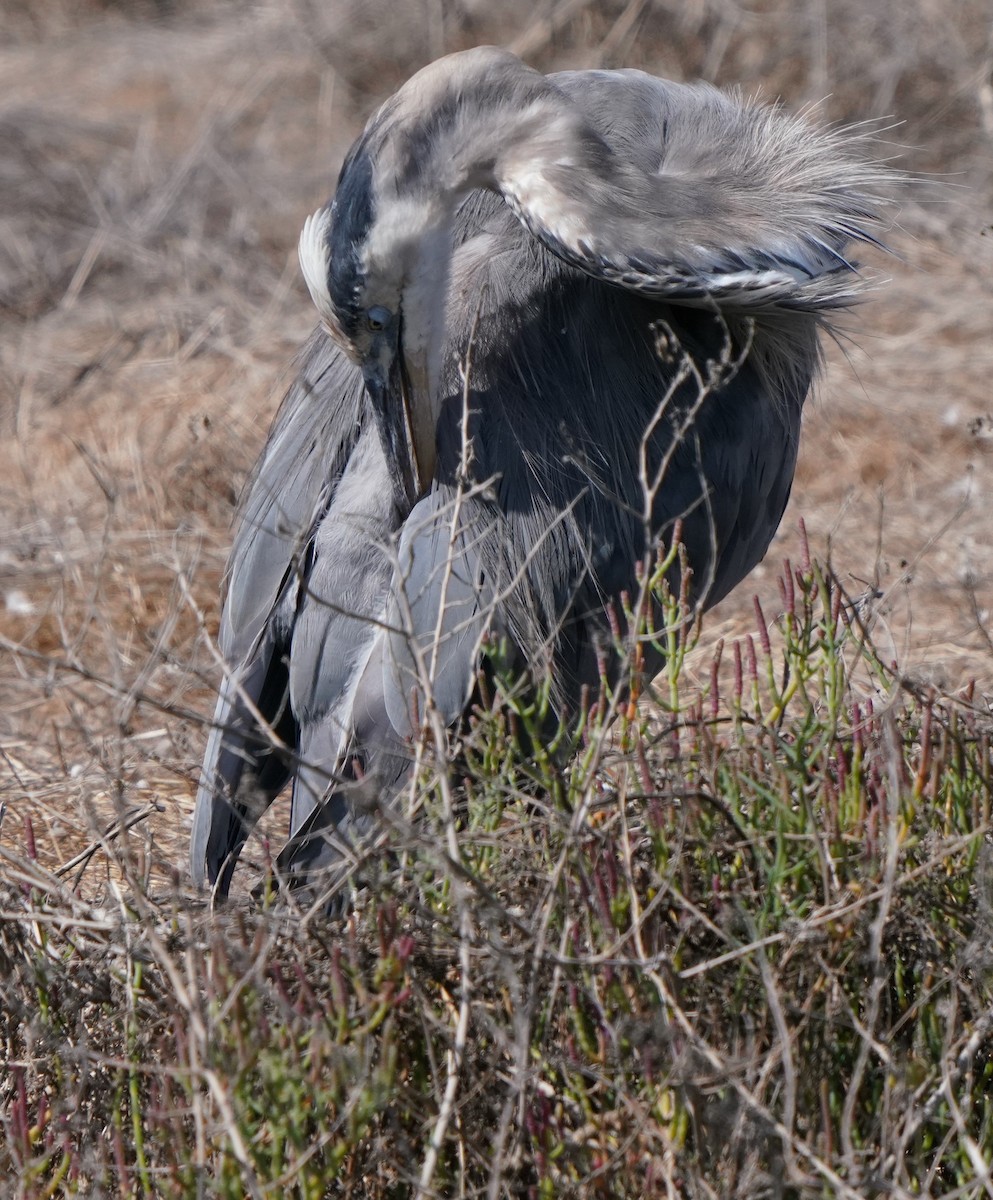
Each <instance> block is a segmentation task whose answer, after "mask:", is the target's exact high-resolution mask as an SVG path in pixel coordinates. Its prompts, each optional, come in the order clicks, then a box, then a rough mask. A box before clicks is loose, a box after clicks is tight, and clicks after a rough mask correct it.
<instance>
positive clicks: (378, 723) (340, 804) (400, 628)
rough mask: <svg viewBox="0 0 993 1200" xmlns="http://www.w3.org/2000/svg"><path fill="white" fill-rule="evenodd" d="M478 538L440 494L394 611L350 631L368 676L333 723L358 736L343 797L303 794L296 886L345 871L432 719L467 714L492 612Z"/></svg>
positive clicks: (352, 689) (453, 501)
mask: <svg viewBox="0 0 993 1200" xmlns="http://www.w3.org/2000/svg"><path fill="white" fill-rule="evenodd" d="M380 490H381V491H382V490H383V489H380ZM386 494H387V495H388V494H389V491H388V489H386ZM478 536H479V530H478V524H477V522H475V521H474V520H473V519H471V518H469V519H467V516H466V513H465V512H463V509H462V504H461V501H460V500H459V496H458V492H457V491H455V492H454V493H453V492H452V491H450V490H449V489H446V488H436V489H435V490H434V491H433V492H431V493H430V494H429V495H428V496H426V497H425V498H424V499H423V500H422V501H420V502H419V503H418V504H417V505H415V507H414V509H413V510H412V511H411V513H410V516H409V517H408V519H407V521H406V523H405V525H404V527H403V532H402V534H401V536H400V539H399V544H398V546H397V549H396V553H395V556H394V559H393V568H392V580H390V579H387V580H386V581H385V584H384V586H383V589H382V592H381V593H380V595H381V596H383V595H388V596H389V600H388V603H387V604H386V605H385V607H384V609H383V611H382V614H381V616H380V619H379V620H377V621H375V622H371V621H367V622H365V623H364V624H363V625H361V626H357V627H356V629H355V630H353V631H352V632H353V640H355V639H358V641H357V644H360V645H361V647H362V648H363V650H364V651H365V652H366V657H365V660H364V662H361V664H360V665H361V670H360V671H359V672H358V674H357V676H354V677H353V681H352V682H347V683H346V682H345V681H344V680H342V679H341V678H340V677H339V678H338V685H337V695H338V697H339V700H340V702H339V704H338V706H337V707H336V708H335V712H336V714H337V717H338V719H339V721H341V720H347V721H348V722H349V729H348V732H349V735H350V736H349V740H348V743H347V746H346V748H345V753H344V755H343V756H342V758H341V761H340V763H339V764H338V771H337V777H336V780H335V786H332V787H330V788H328V787H327V776H326V775H325V776H324V777H323V778H321V777H318V778H317V779H316V780H315V786H312V787H311V795H309V796H307V797H302V796H301V798H300V801H299V805H298V803H297V801H296V785H295V793H294V795H295V803H294V820H293V828H292V830H291V837H290V840H289V842H288V843H287V845H286V847H285V848H284V849H283V851H282V852H281V853H280V856H279V859H278V860H277V870H278V871H279V873H280V874H281V875H282V876H283V877H284V878H286V879H288V880H290V881H291V882H299V881H301V880H304V879H306V880H308V881H309V882H311V883H312V882H313V879H314V876H315V875H316V874H318V873H320V872H321V871H323V870H325V869H328V868H331V867H333V866H339V865H341V864H342V862H347V860H348V858H349V855H350V852H351V848H352V841H353V837H354V835H355V834H356V833H357V832H360V831H364V830H366V829H367V828H368V827H369V826H370V825H371V824H372V822H373V821H374V820H375V814H376V813H377V812H379V811H381V806H382V805H388V804H390V803H391V802H392V801H393V800H394V798H395V797H396V794H397V792H398V790H399V789H400V788H401V787H402V786H403V783H404V781H405V780H406V779H407V778H408V776H409V772H410V768H411V765H412V762H413V756H414V742H415V740H416V738H417V737H418V736H419V732H420V729H421V725H422V722H425V721H427V720H428V718H429V713H430V712H432V711H433V712H436V713H437V716H438V718H439V720H440V728H441V729H447V728H449V727H450V726H451V725H453V724H454V723H455V722H456V721H457V720H458V719H459V717H460V716H461V715H462V713H463V712H464V710H465V708H466V705H467V704H468V702H469V698H470V695H471V694H472V691H473V688H474V686H475V682H476V677H477V671H478V668H479V663H480V645H481V641H482V639H483V636H484V634H485V632H486V631H487V629H488V627H489V624H490V622H491V620H492V618H493V611H494V605H493V600H494V597H493V594H492V591H491V589H490V588H489V587H488V586H487V585H486V582H485V580H484V579H483V578H482V576H481V571H480V564H479V557H478V550H477V544H478ZM339 632H340V631H339ZM342 640H343V639H341V638H340V637H339V645H340V644H341V641H342ZM296 666H297V660H296V657H294V663H293V668H294V670H295V669H296ZM326 668H327V660H325V669H326ZM331 669H332V673H334V674H339V673H337V672H335V671H334V668H331ZM322 686H327V681H326V680H325V681H324V682H323V685H322ZM305 783H306V781H305ZM305 783H304V785H301V786H305ZM321 790H323V791H324V794H323V795H321V796H319V797H318V794H319V792H320V791H321Z"/></svg>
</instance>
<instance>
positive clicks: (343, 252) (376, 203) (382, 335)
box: [300, 131, 451, 508]
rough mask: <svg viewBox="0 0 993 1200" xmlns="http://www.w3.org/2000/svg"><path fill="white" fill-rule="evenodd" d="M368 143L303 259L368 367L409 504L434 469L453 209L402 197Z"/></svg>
mask: <svg viewBox="0 0 993 1200" xmlns="http://www.w3.org/2000/svg"><path fill="white" fill-rule="evenodd" d="M368 141H369V133H368V131H367V134H366V135H365V136H364V137H363V138H362V139H360V141H359V142H357V143H356V145H355V146H354V147H353V148H352V150H351V152H350V154H349V155H348V158H346V160H345V164H344V166H343V167H342V171H341V176H340V178H339V180H338V188H337V191H336V194H335V198H334V201H333V203H332V204H331V205H330V206H328V207H326V208H323V209H321V210H319V211H318V212H316V213H315V214H314V215H313V216H312V217H309V218H308V220H307V222H306V223H305V225H304V228H303V233H302V234H301V237H300V263H301V267H302V269H303V273H304V277H305V279H306V281H307V286H308V287H309V289H310V294H311V296H312V297H313V300H314V303H315V304H316V305H317V309H318V311H319V313H320V315H321V319H322V322H323V324H324V327H325V328H326V329H327V331H328V333H329V334H330V335H331V337H332V338H333V339H334V340H335V341H336V342H337V343H338V345H339V346H340V347H341V348H342V350H344V352H345V353H346V354H347V355H348V357H349V358H351V360H352V361H353V362H354V363H356V365H357V366H359V367H360V368H361V370H362V374H363V377H364V379H365V384H366V390H367V392H368V394H369V398H370V401H371V404H372V409H373V412H374V414H375V418H376V422H377V425H378V427H379V431H380V435H381V437H382V439H383V446H384V450H385V452H386V454H387V457H388V459H389V461H390V466H391V468H392V470H393V477H394V480H395V486H396V491H397V501H398V503H399V504H400V505H401V506H406V507H407V508H410V507H412V506H413V504H414V503H415V502H416V500H417V499H418V497H419V496H421V495H422V494H423V493H424V492H425V491H426V490H427V489H428V487H429V486H430V483H431V480H432V478H433V475H434V468H435V459H436V450H435V437H436V429H435V427H436V424H437V417H438V411H439V407H440V396H439V375H440V363H441V355H442V352H443V348H444V334H445V328H444V327H445V304H446V295H447V280H448V263H449V259H450V257H451V249H450V244H451V243H450V232H449V221H450V213H449V212H448V211H447V210H446V207H445V206H444V205H443V204H441V203H440V202H439V199H438V196H437V194H436V193H433V192H430V191H425V192H421V193H419V194H417V195H411V194H410V193H409V192H408V193H407V194H404V195H399V194H398V193H397V189H396V186H395V177H392V176H391V173H390V172H389V171H388V170H387V171H385V173H384V170H383V169H382V168H383V161H382V160H383V155H382V153H380V155H379V158H378V159H377V160H376V162H375V164H374V161H373V158H372V156H371V154H370V149H369V147H368V145H367V143H368ZM374 165H375V170H374ZM377 180H378V181H379V182H378V183H377Z"/></svg>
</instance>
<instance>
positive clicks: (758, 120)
mask: <svg viewBox="0 0 993 1200" xmlns="http://www.w3.org/2000/svg"><path fill="white" fill-rule="evenodd" d="M550 81H551V82H553V83H554V85H555V86H556V87H557V88H558V89H559V90H560V92H562V93H564V94H565V96H567V97H568V98H569V101H570V102H571V103H567V104H563V105H561V106H559V108H557V109H556V110H554V112H551V111H550V113H549V117H548V119H547V120H546V122H545V123H544V125H543V127H542V130H541V132H540V133H539V134H537V135H536V134H534V133H533V132H529V133H528V135H527V136H526V137H518V138H517V139H516V140H515V139H512V138H508V141H507V145H506V147H505V148H504V150H503V152H502V154H501V155H500V156H499V157H498V161H497V166H496V169H495V173H494V174H495V187H496V189H497V190H498V191H499V192H500V193H501V194H502V195H503V197H504V198H505V200H506V201H507V202H508V204H509V205H510V206H511V208H512V209H513V210H514V212H515V213H516V215H517V216H518V218H519V219H520V220H521V221H522V223H523V224H524V225H525V226H526V227H527V228H528V229H529V230H530V232H531V233H532V234H534V236H535V237H537V238H538V239H540V241H541V242H542V243H543V244H544V245H545V246H546V247H548V249H549V250H551V251H552V252H553V253H554V254H556V255H558V256H559V257H560V258H562V259H563V260H564V261H566V262H568V263H569V264H571V265H572V266H574V267H577V268H579V269H580V270H582V271H584V272H586V273H588V274H590V275H592V276H594V277H595V278H597V279H602V280H604V281H606V282H608V283H611V284H615V285H618V286H620V287H624V288H627V289H630V290H632V291H635V292H639V293H641V294H642V295H645V296H651V297H653V298H657V299H667V300H672V301H675V302H679V303H688V304H699V305H708V304H711V305H712V304H714V303H718V304H720V305H721V306H722V307H723V308H741V309H746V310H749V309H750V310H767V309H774V308H779V309H800V310H809V311H816V310H819V309H825V308H831V307H837V306H841V305H845V304H848V303H850V302H851V300H852V299H853V297H854V295H855V293H856V291H857V287H858V283H857V280H856V278H855V276H854V268H853V266H852V264H851V262H850V261H849V260H848V258H847V257H846V253H845V248H846V246H847V245H848V244H849V243H851V242H852V241H863V242H874V241H875V240H876V238H875V236H874V235H873V233H872V227H873V224H874V223H875V222H876V221H877V220H878V215H879V209H880V201H879V199H878V197H877V196H876V195H875V194H874V193H875V192H876V191H877V190H878V185H879V184H880V182H881V181H882V180H883V178H884V177H883V176H882V173H881V172H880V171H879V170H878V169H877V168H876V167H874V166H870V165H868V164H863V163H861V162H860V161H859V158H858V157H857V156H856V155H855V154H854V153H853V149H852V141H853V138H852V137H851V136H850V135H846V134H845V133H844V132H843V131H842V132H839V131H827V130H818V129H815V128H813V127H811V126H810V125H809V124H808V123H807V122H806V121H804V120H801V119H799V118H797V117H794V116H791V115H790V114H788V113H786V112H785V111H783V110H782V109H778V108H771V107H766V106H758V105H749V104H744V103H742V101H741V100H740V98H739V97H736V96H729V95H727V94H725V93H722V92H719V91H717V89H715V88H712V87H709V86H707V85H705V84H694V85H686V84H675V83H670V82H667V81H664V80H659V79H655V78H653V77H651V76H648V75H644V74H642V73H641V72H636V71H617V72H597V71H591V72H571V73H564V74H561V75H555V76H551V77H550ZM580 114H581V115H580Z"/></svg>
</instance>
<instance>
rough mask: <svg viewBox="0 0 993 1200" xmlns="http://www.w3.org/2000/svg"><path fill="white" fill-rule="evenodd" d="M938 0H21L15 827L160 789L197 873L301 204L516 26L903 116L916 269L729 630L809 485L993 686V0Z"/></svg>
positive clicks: (10, 215) (7, 768)
mask: <svg viewBox="0 0 993 1200" xmlns="http://www.w3.org/2000/svg"><path fill="white" fill-rule="evenodd" d="M938 7H939V6H937V5H936V4H934V3H933V0H917V2H915V3H908V4H904V3H897V0H893V2H892V3H888V4H883V5H879V6H877V10H878V11H875V12H874V14H872V15H869V14H866V13H863V12H862V11H861V6H857V5H855V4H854V3H851V4H849V3H848V2H847V0H838V2H837V3H830V2H828V0H825V2H824V3H821V4H809V3H799V0H797V2H795V3H789V2H786V0H783V2H780V3H776V2H774V0H768V2H765V3H759V2H755V3H743V4H741V5H737V6H734V5H726V4H719V3H713V4H711V3H709V2H706V3H700V4H693V5H686V4H677V3H674V2H673V3H663V2H658V3H651V2H650V0H632V2H630V3H621V2H618V3H610V2H604V3H599V4H594V3H590V2H588V0H587V2H586V3H583V2H582V0H578V2H577V0H559V2H558V3H539V4H537V5H536V4H534V3H530V4H517V3H508V4H506V5H505V6H502V7H501V6H485V5H483V4H480V3H478V0H462V2H461V3H458V4H456V3H453V2H451V0H423V2H420V0H409V2H408V3H406V4H403V5H397V4H387V3H385V2H376V3H373V2H371V0H370V2H368V3H365V4H358V3H355V4H352V3H329V4H327V5H323V6H322V5H320V4H318V3H317V0H263V2H262V3H259V4H256V5H254V6H252V7H251V8H250V9H248V8H246V7H244V6H241V5H235V4H223V3H215V2H210V0H203V2H202V3H183V2H181V0H174V2H173V3H168V2H167V0H161V2H160V3H158V4H153V3H151V2H149V3H147V4H140V3H137V2H134V3H118V4H112V3H109V2H108V3H106V4H98V3H95V2H89V3H87V2H84V0H77V2H71V0H62V2H61V3H60V2H54V3H42V2H41V0H20V2H18V0H14V3H12V4H8V5H6V6H5V13H6V15H4V16H0V23H6V26H7V28H6V29H2V28H0V80H2V82H3V86H2V89H0V193H2V196H3V203H2V205H0V430H2V434H3V436H2V438H0V637H2V639H3V641H2V642H0V685H2V687H0V695H2V702H0V800H2V801H3V803H4V806H5V809H4V812H3V818H2V820H3V823H2V826H0V841H2V842H5V843H7V845H8V846H9V847H11V848H13V849H15V850H18V851H19V852H25V851H29V852H35V853H37V855H38V856H39V857H40V858H41V859H42V860H43V861H44V862H45V863H47V864H48V865H50V866H56V865H58V864H67V863H69V862H70V861H71V860H72V858H73V856H74V855H75V854H76V853H77V852H78V851H80V850H81V849H83V848H84V847H85V846H86V845H87V844H88V843H89V842H90V841H91V839H97V838H99V837H100V836H102V834H101V831H102V830H103V829H105V828H106V827H107V826H106V824H105V823H107V822H110V821H111V820H120V819H121V818H122V817H123V818H126V819H134V820H136V821H137V825H136V830H137V833H136V834H135V835H134V836H135V837H136V838H138V840H137V842H136V845H137V846H138V848H139V850H140V851H141V853H142V854H143V855H144V856H145V861H146V863H147V869H148V870H149V871H154V872H155V873H156V875H157V877H161V879H162V881H163V884H165V883H170V885H171V882H172V881H173V880H179V879H181V878H182V877H183V872H184V871H185V845H184V842H185V837H186V829H187V827H188V822H189V814H190V811H191V806H192V795H193V789H194V786H195V780H196V772H197V767H198V763H199V756H200V753H201V751H202V746H203V741H204V737H205V732H204V727H203V720H204V718H205V717H206V716H207V715H208V713H209V710H210V708H211V695H212V688H213V686H214V683H215V681H216V679H217V677H218V668H217V664H216V662H215V661H214V659H213V657H212V654H211V651H210V648H209V639H207V638H205V636H204V633H205V632H206V633H208V634H209V633H212V632H213V631H214V630H215V628H216V621H217V612H218V590H219V580H220V575H221V571H222V568H223V563H224V559H225V555H226V550H227V546H228V541H229V531H230V522H231V518H232V515H233V511H234V504H235V501H236V498H237V495H238V491H239V488H240V485H241V482H242V480H243V479H244V476H245V473H246V471H247V470H248V468H249V467H250V465H251V463H252V460H253V458H254V456H255V454H256V453H257V451H258V450H259V448H260V446H261V443H262V440H263V438H264V436H265V431H266V427H267V425H268V422H269V420H270V418H271V415H272V413H273V411H274V407H275V404H276V403H277V401H278V398H279V394H280V390H281V387H282V386H284V385H285V382H286V379H287V375H288V372H289V370H290V368H291V364H292V359H293V355H294V353H295V351H296V349H297V348H298V347H299V346H300V345H301V344H302V342H303V340H304V338H305V336H306V334H307V333H308V331H309V329H310V328H311V325H312V323H313V320H314V317H313V311H312V307H311V304H310V301H309V298H308V297H307V295H306V291H305V288H304V287H303V285H302V282H301V279H300V276H299V272H298V270H297V266H296V257H295V244H296V238H297V234H298V231H299V228H300V225H301V223H302V221H303V218H304V217H305V215H306V214H307V213H309V212H311V211H312V210H313V209H314V208H315V207H316V206H317V205H318V204H319V203H321V202H322V201H323V200H324V199H325V198H326V196H327V195H328V194H329V192H330V190H331V187H332V185H333V180H334V177H335V173H336V170H337V166H338V163H339V162H340V158H341V155H342V153H343V151H344V150H345V148H346V147H347V145H348V144H349V142H350V140H351V138H352V137H353V136H354V135H355V133H356V132H357V130H358V129H359V128H360V126H361V122H362V120H363V118H364V116H365V115H367V114H368V112H369V111H370V110H371V108H372V107H373V106H374V105H375V103H376V102H377V101H378V100H379V99H381V98H382V97H383V96H384V95H386V94H387V93H388V92H389V91H390V90H391V89H392V88H393V87H394V86H395V85H396V84H398V83H399V82H400V81H401V80H402V79H403V78H404V77H405V76H406V75H407V74H408V73H409V72H410V71H411V70H413V69H414V68H415V67H416V66H418V65H420V64H421V63H423V62H425V61H427V60H428V59H430V58H431V57H434V56H435V55H437V54H439V53H443V52H445V51H448V50H452V49H458V48H461V47H463V46H467V45H471V44H476V43H480V42H486V41H498V42H502V43H505V44H509V45H511V46H512V47H513V48H515V49H517V50H518V51H519V52H521V53H522V54H524V55H525V57H527V58H528V59H529V61H531V62H533V63H534V64H535V65H537V66H539V67H541V68H543V69H551V68H553V67H555V66H560V65H562V66H576V65H602V66H615V65H628V64H629V65H637V66H643V67H645V68H646V69H649V70H653V71H655V72H656V73H658V74H664V75H670V76H672V77H677V78H679V77H686V78H690V77H695V76H701V75H702V76H703V77H706V78H712V79H714V80H715V81H717V82H719V83H739V84H741V86H742V87H743V88H744V89H745V90H746V91H748V92H753V91H759V90H761V91H762V92H763V94H765V95H767V96H770V97H776V96H779V95H781V96H782V97H783V98H784V100H785V102H786V103H788V104H790V105H791V106H802V105H804V104H809V103H812V102H816V101H823V103H820V104H819V106H818V109H817V112H818V113H823V115H824V117H825V118H829V119H834V120H838V119H843V120H860V119H870V118H873V119H882V125H883V126H892V128H888V131H886V132H884V133H882V134H880V135H879V136H880V138H881V145H882V151H881V152H882V153H884V154H886V155H896V156H898V163H899V165H900V166H902V167H904V168H905V169H907V170H909V171H912V172H916V173H919V174H921V175H925V176H926V178H924V179H923V180H918V181H917V182H915V183H913V184H911V185H908V186H907V187H906V188H904V189H903V190H902V193H901V199H902V205H901V208H900V210H899V214H898V215H896V214H895V223H894V227H893V229H892V231H891V233H890V235H889V242H890V245H891V247H892V249H893V251H894V252H895V254H894V256H892V257H888V258H884V257H883V256H882V255H878V256H875V257H874V259H873V261H872V263H871V264H870V265H871V267H872V268H873V269H874V270H875V272H876V273H877V274H878V275H879V276H880V279H881V280H882V279H888V282H880V283H879V285H878V287H877V288H876V289H875V291H874V292H873V294H872V295H871V297H870V299H869V300H868V301H867V302H866V303H865V305H864V306H863V307H862V308H860V309H859V310H858V311H857V312H856V313H853V314H852V315H851V316H850V317H848V318H847V320H846V327H847V333H846V336H845V337H843V338H842V339H841V340H839V342H838V344H836V345H832V346H830V347H829V348H828V352H827V366H826V371H825V374H824V378H823V380H822V382H821V384H820V386H819V388H818V391H817V395H816V397H815V399H814V401H813V402H812V403H811V404H810V406H809V410H808V414H807V417H806V422H805V428H804V435H803V443H802V448H801V458H800V465H799V470H798V472H797V478H796V485H795V488H794V493H793V499H792V501H791V504H790V508H789V510H788V513H787V516H786V519H785V520H784V522H783V526H782V530H781V532H780V534H779V536H778V537H777V539H776V541H775V543H774V544H773V547H772V549H771V550H770V553H769V556H768V558H767V560H766V562H765V563H764V564H763V565H762V566H761V567H760V568H759V569H758V570H757V571H756V572H755V573H754V575H753V576H752V577H751V579H750V580H749V581H748V582H746V583H745V584H744V585H743V586H742V587H741V588H740V589H739V590H738V592H737V594H736V595H734V596H732V597H731V598H730V599H729V600H727V601H725V602H724V603H723V604H722V605H721V606H720V607H719V608H718V609H717V610H716V611H715V612H714V613H712V614H711V615H710V617H709V619H708V621H707V623H706V633H705V638H704V642H705V645H704V647H702V648H701V650H700V651H699V652H698V655H699V659H698V661H699V662H700V663H701V664H703V663H705V661H706V655H707V653H708V647H712V646H713V644H714V642H715V641H716V640H717V639H718V638H720V637H724V638H728V637H733V636H737V635H739V634H741V633H743V632H746V631H747V630H749V629H750V628H752V625H753V616H752V596H753V594H758V595H759V596H760V597H761V598H762V602H763V606H764V609H765V612H766V614H767V616H772V615H773V614H774V613H775V612H776V611H777V606H778V603H779V600H778V588H777V584H776V577H777V573H778V569H779V565H780V563H781V561H782V559H783V558H784V556H792V557H794V558H795V557H796V555H797V552H798V535H797V523H798V521H799V519H800V518H802V519H803V520H804V522H805V523H806V527H807V530H808V532H809V535H810V541H811V545H812V547H813V549H814V552H815V553H816V554H817V555H818V556H820V557H822V558H823V557H825V556H826V555H827V554H828V552H830V556H831V560H832V562H833V565H834V567H835V569H836V571H837V572H838V574H839V576H840V577H841V578H842V580H843V581H844V582H845V584H846V586H847V588H848V590H849V591H850V592H851V593H853V594H854V595H859V594H862V593H866V594H869V595H871V596H872V597H873V599H872V602H871V611H872V613H873V621H874V627H873V628H874V635H875V638H876V640H877V644H878V645H879V647H880V649H881V650H882V651H883V653H884V656H886V657H889V658H891V659H893V660H895V661H897V662H898V663H899V665H900V668H901V670H902V671H903V672H904V673H905V674H907V675H908V676H910V677H912V678H913V679H915V680H917V681H919V682H921V683H924V684H927V685H930V686H934V687H936V688H939V689H957V688H960V687H962V686H963V685H965V684H966V683H967V682H968V681H969V680H971V679H975V680H976V681H977V685H976V694H975V699H976V702H977V703H982V704H984V705H985V704H986V703H987V701H986V700H985V699H983V697H985V696H986V695H988V694H990V693H993V640H991V638H993V538H991V536H990V535H991V529H990V516H989V508H990V502H991V498H993V474H991V471H993V383H991V380H993V210H991V206H990V198H991V195H993V182H991V181H993V37H991V30H993V3H990V2H989V0H983V2H979V0H970V2H963V3H960V4H958V5H956V6H955V8H954V14H955V15H954V16H953V17H949V16H948V12H947V10H948V6H944V7H943V8H942V10H941V12H942V13H943V14H944V15H943V16H941V14H939V13H938ZM493 8H499V9H500V11H499V13H494V12H492V11H490V10H491V9H493ZM932 9H934V10H935V11H934V12H932V11H931V10H932ZM938 16H941V23H940V24H936V19H937V17H938ZM825 97H829V98H828V99H824V98H825ZM702 669H703V668H702V667H701V670H702ZM274 820H275V822H276V826H277V827H278V824H279V822H280V820H281V814H277V816H276V817H274ZM138 834H140V837H138ZM32 839H33V842H32ZM98 857H99V856H98ZM76 869H77V868H76V867H72V868H70V870H69V872H68V874H69V875H70V876H72V874H73V872H75V871H76ZM105 869H109V868H105ZM90 870H91V871H97V872H99V871H100V870H101V868H100V867H99V866H98V865H93V864H91V866H90ZM173 871H175V873H176V874H175V875H174V874H173Z"/></svg>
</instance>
